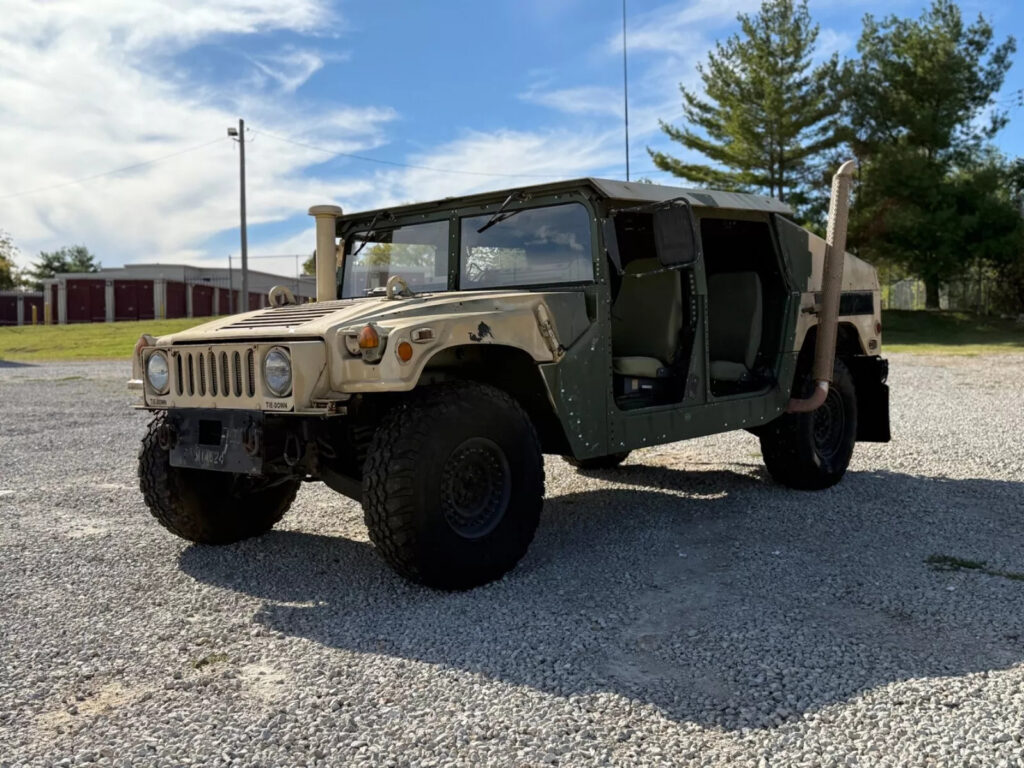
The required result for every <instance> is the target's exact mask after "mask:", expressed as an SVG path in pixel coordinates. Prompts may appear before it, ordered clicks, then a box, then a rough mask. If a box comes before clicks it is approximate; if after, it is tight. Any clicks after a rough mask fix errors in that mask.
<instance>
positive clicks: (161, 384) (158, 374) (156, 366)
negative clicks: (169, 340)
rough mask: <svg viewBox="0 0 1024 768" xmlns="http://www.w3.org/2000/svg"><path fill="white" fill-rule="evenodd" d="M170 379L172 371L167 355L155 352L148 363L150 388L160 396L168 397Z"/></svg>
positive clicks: (147, 371) (147, 370) (147, 372)
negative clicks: (168, 365) (168, 364)
mask: <svg viewBox="0 0 1024 768" xmlns="http://www.w3.org/2000/svg"><path fill="white" fill-rule="evenodd" d="M169 378H170V369H169V368H168V367H167V355H165V354H164V353H163V352H154V353H153V354H151V355H150V356H149V360H147V361H146V379H147V381H149V386H150V387H152V388H153V391H154V392H156V393H157V394H158V395H166V394H167V382H168V379H169Z"/></svg>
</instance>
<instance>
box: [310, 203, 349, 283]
mask: <svg viewBox="0 0 1024 768" xmlns="http://www.w3.org/2000/svg"><path fill="white" fill-rule="evenodd" d="M341 214H342V211H341V208H340V207H339V206H337V205H314V206H313V207H312V208H310V209H309V215H310V216H313V217H314V218H315V219H316V300H317V301H334V300H335V299H336V298H338V237H337V220H338V217H339V216H341Z"/></svg>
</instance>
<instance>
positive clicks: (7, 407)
mask: <svg viewBox="0 0 1024 768" xmlns="http://www.w3.org/2000/svg"><path fill="white" fill-rule="evenodd" d="M1022 370H1024V356H1020V355H1016V356H1014V355H1004V356H992V357H978V358H940V357H913V356H894V359H893V373H892V377H891V378H892V384H893V391H894V433H895V435H896V442H894V443H892V444H890V445H884V446H879V445H861V446H858V448H857V452H856V454H855V458H854V463H853V466H852V469H851V472H850V473H849V474H848V475H847V477H846V479H845V480H844V482H843V483H842V484H841V485H840V486H839V487H837V488H834V489H832V490H829V491H825V492H821V493H813V494H811V493H799V492H794V491H788V490H785V489H783V488H780V487H777V486H775V485H772V484H771V483H770V482H769V481H767V479H766V478H765V476H764V473H763V471H762V469H761V464H760V459H759V455H758V453H757V443H756V440H755V439H754V438H753V437H751V436H750V435H747V434H745V433H741V434H729V435H723V436H718V437H714V438H709V439H704V440H698V441H692V442H689V443H680V444H676V445H671V446H663V447H658V448H653V449H649V450H645V451H642V452H638V453H636V454H634V455H633V457H631V459H630V461H629V463H628V464H627V465H626V466H624V467H623V468H621V469H619V470H614V471H608V472H600V473H596V472H595V473H592V474H590V475H588V476H585V475H580V474H577V473H575V472H574V471H572V470H571V469H570V468H569V467H568V466H567V465H566V464H564V463H563V462H562V461H561V460H560V459H553V458H551V459H548V464H547V472H548V494H549V498H548V501H547V503H546V506H545V512H544V516H543V519H542V522H541V527H540V530H539V532H538V536H537V539H536V541H535V542H534V545H533V548H532V549H531V551H530V553H529V555H528V556H527V558H526V559H525V560H524V561H523V562H522V563H521V564H520V566H519V567H518V568H516V569H515V571H513V572H512V573H511V574H510V575H509V576H508V577H506V578H505V579H504V580H502V581H501V582H499V583H496V584H493V585H490V586H488V587H485V588H482V589H478V590H475V591H473V592H470V593H467V594H455V595H449V594H441V593H436V592H432V591H429V590H425V589H421V588H416V587H412V586H409V585H407V584H406V583H405V582H403V581H401V580H400V579H399V578H398V577H397V576H395V575H393V574H392V573H391V571H389V570H388V569H387V568H386V567H385V566H384V565H383V563H382V562H381V561H380V560H379V559H378V558H377V556H376V555H375V553H374V552H373V549H372V547H371V546H370V545H369V543H368V542H367V536H366V531H365V529H364V527H363V524H362V514H361V511H360V509H359V507H358V506H357V505H356V504H355V503H353V502H351V501H348V500H346V499H343V498H341V497H339V496H336V495H334V494H332V493H331V492H329V491H327V490H326V489H322V488H318V487H307V488H304V489H303V490H302V491H301V492H300V495H299V498H298V500H297V501H296V503H295V505H294V507H293V508H292V511H291V512H290V513H289V514H288V515H287V516H286V517H285V519H284V521H283V522H282V524H281V525H280V527H279V529H277V530H275V531H274V532H272V533H270V534H268V535H266V536H264V537H262V538H260V539H257V540H253V541H249V542H246V543H243V544H240V545H237V546H231V547H227V548H219V549H215V548H204V547H198V546H189V545H188V544H186V543H185V542H182V541H180V540H178V539H175V538H173V537H172V536H171V535H170V534H168V533H166V532H165V531H164V530H163V529H161V528H160V527H159V526H157V525H156V523H155V522H154V521H152V520H151V519H150V518H149V515H148V513H147V511H146V509H145V507H144V506H143V504H142V499H141V497H140V495H139V492H138V490H137V487H136V480H135V452H136V446H137V443H138V439H139V437H140V435H141V433H142V431H143V427H144V424H145V420H146V416H145V414H141V413H136V412H133V411H130V410H129V409H127V408H126V403H127V401H128V397H127V395H126V393H125V391H124V380H125V378H126V377H127V373H128V371H127V369H126V368H125V367H124V366H123V365H119V364H98V363H97V364H61V365H56V364H47V365H39V366H26V367H11V366H9V365H7V366H4V365H3V364H0V765H2V766H15V765H51V764H52V765H80V764H87V763H96V764H99V765H167V766H171V765H203V766H216V765H287V766H298V765H403V766H404V765H413V766H445V765H465V766H479V765H510V766H537V765H556V764H557V765H730V766H742V765H751V766H757V765H772V766H778V765H807V766H831V765H835V766H851V765H854V766H856V765H860V766H888V765H892V766H897V765H899V766H904V765H967V766H974V765H977V766H1000V765H1005V766H1011V765H1013V766H1017V765H1021V764H1024V746H1022V741H1021V739H1022V730H1024V729H1022V725H1024V667H1022V661H1024V581H1019V580H1014V579H1012V578H1009V577H1008V576H1007V575H993V574H994V573H995V572H997V571H1001V572H1011V573H1015V572H1020V571H1024V546H1022V544H1024V527H1022V520H1021V512H1022V509H1021V508H1022V506H1024V387H1022V384H1021V371H1022ZM933 554H939V555H948V556H955V557H960V558H967V559H970V560H979V561H985V562H986V563H987V568H988V569H989V572H982V571H979V570H955V571H941V570H935V569H933V568H932V567H929V565H927V564H926V562H925V560H926V558H927V557H928V556H929V555H933Z"/></svg>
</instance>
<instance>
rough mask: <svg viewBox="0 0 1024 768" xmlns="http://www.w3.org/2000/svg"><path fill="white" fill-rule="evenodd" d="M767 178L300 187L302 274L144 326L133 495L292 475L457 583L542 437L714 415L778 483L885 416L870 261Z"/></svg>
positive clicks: (500, 549)
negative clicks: (352, 200)
mask: <svg viewBox="0 0 1024 768" xmlns="http://www.w3.org/2000/svg"><path fill="white" fill-rule="evenodd" d="M851 167H852V166H850V164H849V163H848V164H847V165H845V166H844V167H843V169H841V171H840V173H838V174H837V175H836V177H835V179H834V186H833V195H832V209H831V212H830V223H829V237H828V239H827V240H823V239H821V238H819V237H816V236H815V235H812V234H809V233H808V232H807V231H806V230H805V229H803V228H801V227H800V226H798V225H797V224H795V223H794V222H793V220H792V218H791V211H790V209H789V208H788V207H786V206H785V205H784V204H783V203H781V202H779V201H778V200H775V199H772V198H769V197H761V196H757V195H750V194H737V193H731V192H710V191H703V190H688V189H678V188H673V187H667V186H657V185H652V184H643V183H639V184H638V183H626V182H621V181H610V180H606V179H592V178H584V179H576V180H570V181H563V182H559V183H549V184H540V185H536V186H527V187H521V188H517V189H511V190H502V191H497V192H489V193H484V194H473V195H467V196H463V197H454V198H446V199H443V200H435V201H431V202H426V203H418V204H412V205H401V206H394V207H391V208H387V209H380V210H371V211H363V212H360V213H355V214H343V212H342V210H341V209H340V208H338V207H337V206H330V205H324V206H315V207H313V208H311V209H310V213H311V215H312V216H314V217H315V219H316V275H317V300H316V302H312V303H307V304H302V305H300V304H297V303H295V300H294V297H293V296H292V294H291V293H290V292H289V291H288V290H287V289H286V288H283V287H277V288H274V289H273V290H272V291H271V294H270V303H271V305H272V306H271V307H269V308H265V309H260V310H257V311H253V312H248V313H245V314H240V315H235V316H231V317H225V318H221V319H217V320H214V321H212V322H208V323H206V324H204V325H200V326H198V327H196V328H193V329H191V330H187V331H184V332H181V333H175V334H171V335H168V336H163V337H161V338H159V339H154V338H152V337H151V336H143V337H142V338H141V339H140V340H139V342H138V345H137V347H136V350H135V355H134V376H133V381H132V382H131V383H130V388H132V389H134V390H136V391H137V392H138V393H139V394H140V396H141V402H140V403H139V407H142V408H145V409H148V410H150V411H153V412H155V414H156V416H155V418H154V420H153V421H152V423H151V424H150V425H149V428H148V431H147V433H146V435H145V437H144V438H143V440H142V448H141V452H140V456H139V477H140V483H141V488H142V492H143V494H144V496H145V501H146V504H147V505H148V507H149V509H150V510H151V512H152V514H153V515H154V516H155V517H156V519H157V520H158V521H159V522H160V523H161V524H162V525H163V526H165V527H166V528H168V529H169V530H170V531H172V532H173V533H175V534H177V535H178V536H181V537H183V538H185V539H188V540H190V541H194V542H200V543H204V544H226V543H230V542H235V541H238V540H241V539H244V538H246V537H250V536H255V535H258V534H261V533H263V532H265V531H267V530H269V529H270V528H271V527H272V526H273V525H274V524H275V523H276V522H277V521H278V520H280V519H281V517H282V515H283V514H284V513H285V511H286V510H287V509H288V507H289V505H290V504H291V503H292V501H293V500H294V499H295V495H296V491H297V490H298V489H299V486H300V484H301V483H302V482H304V481H317V480H319V481H322V482H324V483H325V484H326V485H328V486H329V487H330V488H332V489H334V490H336V491H338V492H340V493H342V494H344V495H346V496H349V497H351V498H353V499H356V500H359V501H360V502H361V503H362V507H363V510H364V515H365V520H366V524H367V526H368V528H369V533H370V538H371V540H372V541H373V543H374V544H375V545H376V548H377V549H378V551H379V552H380V554H381V555H382V556H383V558H384V559H385V560H386V561H387V562H388V563H389V564H390V565H391V566H392V567H393V568H394V569H395V570H397V571H398V572H399V573H401V574H402V575H404V576H405V577H407V578H409V579H411V580H413V581H416V582H419V583H422V584H426V585H429V586H432V587H436V588H442V589H465V588H470V587H473V586H476V585H479V584H483V583H486V582H488V581H490V580H493V579H496V578H499V577H501V576H502V575H503V574H504V573H506V572H507V571H508V570H509V569H511V568H512V567H513V566H514V565H515V564H516V563H517V561H518V560H519V559H520V558H521V557H522V556H523V554H524V553H525V552H526V550H527V547H528V545H529V543H530V541H531V539H532V538H533V535H534V531H535V529H536V527H537V524H538V520H539V516H540V512H541V504H542V499H543V496H544V462H543V455H544V454H554V455H557V456H562V457H564V458H565V459H566V461H568V462H569V463H570V464H571V465H573V466H574V467H577V468H579V469H580V470H595V469H603V470H609V471H611V470H613V468H614V467H616V466H617V465H619V464H620V463H621V462H622V461H623V460H624V459H625V458H626V456H627V455H628V454H629V452H630V451H631V450H634V449H637V448H642V447H644V446H652V445H656V444H659V443H669V442H673V441H676V440H683V439H687V438H694V437H700V436H703V435H710V434H713V433H718V432H724V431H728V430H738V429H742V430H748V431H750V432H753V433H754V434H755V435H757V436H758V437H759V438H760V443H761V449H762V453H763V456H764V462H765V466H766V468H767V471H768V473H769V474H770V476H771V477H772V478H774V479H775V480H776V481H777V482H779V483H781V484H782V485H785V486H789V487H792V488H799V489H820V488H825V487H828V486H831V485H833V484H834V483H836V482H837V481H839V479H840V478H841V477H842V476H843V473H844V472H845V470H846V468H847V464H848V463H849V461H850V456H851V453H852V451H853V448H854V443H855V442H856V441H886V440H888V439H889V401H888V387H887V385H886V376H887V363H886V361H885V360H884V359H883V358H882V357H880V352H881V322H880V319H881V314H880V308H879V284H878V279H877V276H876V273H875V270H874V269H873V268H872V267H870V266H869V265H868V264H866V263H865V262H863V261H861V260H859V259H857V258H855V257H854V256H852V255H851V254H848V253H846V252H845V249H844V243H845V232H846V203H845V200H846V196H847V189H848V185H849V180H850V176H851V170H850V169H851Z"/></svg>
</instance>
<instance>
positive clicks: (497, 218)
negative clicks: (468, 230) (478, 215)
mask: <svg viewBox="0 0 1024 768" xmlns="http://www.w3.org/2000/svg"><path fill="white" fill-rule="evenodd" d="M516 199H522V194H521V193H519V192H513V193H512V194H511V195H509V196H508V197H506V198H505V202H504V203H502V204H501V207H500V208H498V210H496V211H495V212H494V215H493V216H491V218H490V219H488V220H487V223H486V224H484V225H483V226H482V227H480V229H478V230H477V231H476V233H477V234H478V235H479V234H480V233H481V232H486V231H487V230H488V229H490V228H491V227H493V226H494V225H495V224H500V223H501V222H503V221H505V219H511V218H512V217H513V216H515V215H516V214H517V213H519V211H521V210H522V209H521V208H518V209H516V210H514V211H505V209H506V208H508V204H509V203H511V202H512V201H513V200H516Z"/></svg>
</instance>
